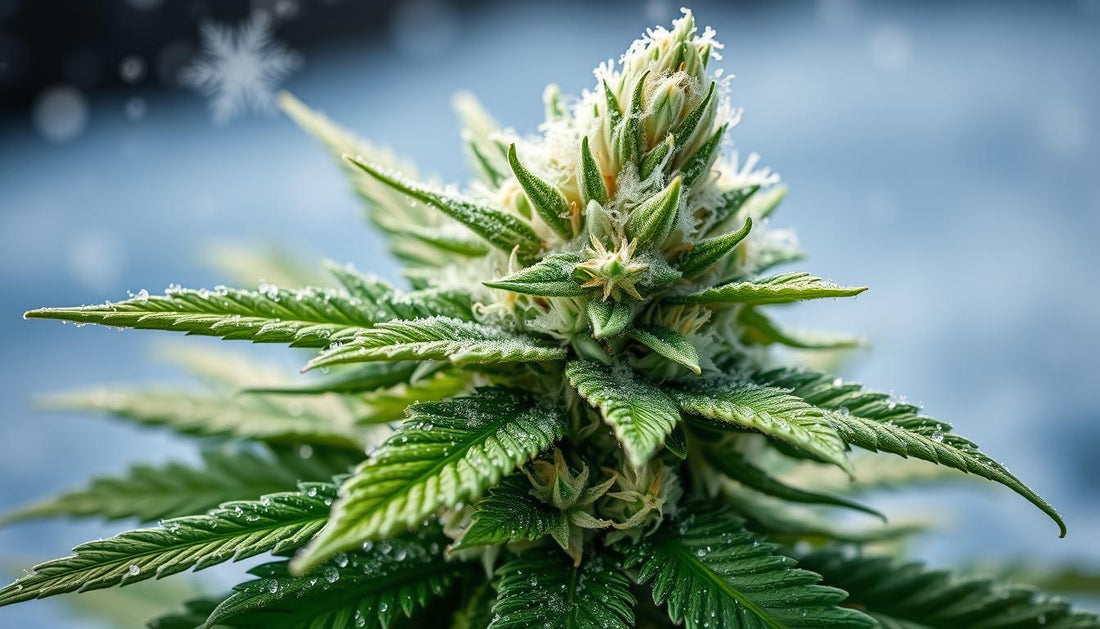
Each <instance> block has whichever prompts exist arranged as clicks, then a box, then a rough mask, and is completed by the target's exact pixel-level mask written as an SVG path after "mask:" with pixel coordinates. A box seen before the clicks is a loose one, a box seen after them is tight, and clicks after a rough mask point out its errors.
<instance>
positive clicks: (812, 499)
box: [703, 448, 886, 521]
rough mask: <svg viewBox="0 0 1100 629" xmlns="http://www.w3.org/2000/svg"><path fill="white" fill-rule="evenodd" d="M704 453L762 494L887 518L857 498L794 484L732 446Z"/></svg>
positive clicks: (729, 474)
mask: <svg viewBox="0 0 1100 629" xmlns="http://www.w3.org/2000/svg"><path fill="white" fill-rule="evenodd" d="M703 455H704V457H706V460H707V463H709V464H710V465H711V467H713V468H714V469H716V470H718V471H719V472H721V473H722V474H724V475H726V476H727V477H729V478H731V479H733V480H735V481H737V482H739V483H741V484H742V485H744V486H745V487H748V488H749V489H753V490H755V491H758V492H760V493H762V494H767V495H769V496H774V497H776V498H781V499H783V500H786V501H788V502H800V503H804V504H817V505H832V506H835V507H845V508H847V509H854V510H856V511H862V512H863V513H867V514H870V515H873V516H875V517H877V518H880V519H881V520H883V521H885V520H886V516H884V515H883V514H882V513H880V512H878V511H876V510H874V509H872V508H870V507H866V506H864V505H862V504H860V503H858V502H856V501H854V500H848V499H847V498H842V497H840V496H833V495H830V494H824V493H820V492H816V491H808V490H805V489H799V488H797V487H791V486H790V485H788V484H786V483H784V482H782V481H780V480H778V479H776V478H774V477H772V476H771V475H770V474H768V473H767V472H765V471H764V470H762V469H760V468H759V467H757V466H756V465H753V464H752V463H751V462H749V460H748V459H746V458H745V456H744V455H743V454H741V453H740V452H738V451H737V450H735V449H733V448H723V449H719V448H706V449H705V450H704V451H703Z"/></svg>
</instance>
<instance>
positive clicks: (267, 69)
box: [180, 12, 302, 124]
mask: <svg viewBox="0 0 1100 629" xmlns="http://www.w3.org/2000/svg"><path fill="white" fill-rule="evenodd" d="M200 34H201V36H202V50H201V51H200V52H199V54H198V55H197V56H196V58H195V59H194V60H193V61H192V62H191V64H190V65H189V66H188V67H186V68H184V70H183V72H182V74H181V76H180V82H181V83H183V84H184V85H186V86H189V87H191V88H193V89H196V90H198V91H201V92H202V93H204V94H205V95H206V96H207V97H208V98H209V99H210V110H211V112H212V113H213V116H214V122H216V123H218V124H224V123H227V122H229V121H230V120H232V119H233V118H236V117H237V116H239V115H241V114H242V113H244V112H245V110H247V109H250V110H252V111H255V112H268V111H272V109H273V103H274V99H275V92H276V91H277V90H278V88H279V84H280V83H281V82H282V80H283V79H285V78H286V77H287V76H289V75H290V74H291V73H292V72H293V71H294V70H296V69H297V68H298V67H300V66H301V65H302V57H301V55H299V54H298V53H296V52H294V51H292V50H290V49H288V48H286V47H285V46H283V45H282V44H281V43H279V42H277V41H275V38H274V34H273V33H272V29H271V17H270V16H269V15H267V13H265V12H256V13H254V14H253V15H252V17H251V18H249V19H248V20H246V21H244V22H242V23H241V25H240V26H239V27H238V28H237V29H233V28H231V27H229V26H225V25H222V24H215V23H212V22H207V23H205V24H203V25H202V28H201V31H200Z"/></svg>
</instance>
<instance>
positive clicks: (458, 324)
mask: <svg viewBox="0 0 1100 629" xmlns="http://www.w3.org/2000/svg"><path fill="white" fill-rule="evenodd" d="M562 358H565V350H564V349H562V348H560V347H549V346H546V345H543V344H541V343H539V342H538V341H536V340H535V339H533V338H531V337H529V336H525V335H521V334H513V333H511V332H507V331H505V330H504V329H502V328H498V327H494V326H490V325H485V324H480V323H471V322H468V321H460V320H458V319H452V318H449V317H429V318H427V319H414V320H411V321H387V322H383V323H379V324H377V325H376V326H375V327H373V328H370V329H368V330H363V331H362V332H360V333H359V335H358V336H356V337H355V339H353V340H352V341H349V342H347V343H345V344H343V345H340V346H337V347H333V348H331V349H329V350H327V351H324V352H322V353H321V354H320V355H318V356H317V357H316V358H314V359H313V360H311V361H309V363H308V364H307V365H306V368H307V369H314V368H317V367H328V366H331V365H340V364H345V363H359V362H370V361H377V360H449V361H451V362H453V363H455V364H467V363H514V362H539V361H547V360H561V359H562Z"/></svg>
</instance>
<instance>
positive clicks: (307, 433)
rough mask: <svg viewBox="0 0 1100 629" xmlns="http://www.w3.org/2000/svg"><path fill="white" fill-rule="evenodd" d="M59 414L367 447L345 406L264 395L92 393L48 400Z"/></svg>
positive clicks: (217, 433) (46, 405)
mask: <svg viewBox="0 0 1100 629" xmlns="http://www.w3.org/2000/svg"><path fill="white" fill-rule="evenodd" d="M41 406H42V407H44V408H46V409H49V410H58V411H93V412H99V413H106V414H108V415H110V416H112V417H117V418H121V419H125V420H128V421H132V422H135V423H138V424H142V425H147V426H163V427H166V428H170V429H172V430H174V431H176V432H179V433H182V434H186V435H196V436H201V437H226V438H239V439H254V440H258V441H265V442H268V443H282V444H287V443H303V442H304V443H310V444H318V445H331V446H340V447H345V448H351V449H356V450H358V449H360V448H361V447H362V442H363V435H362V434H361V431H360V430H359V429H357V428H356V427H355V425H354V418H353V417H352V416H351V415H350V413H349V412H348V411H347V409H346V408H344V407H342V406H339V405H333V404H324V402H323V401H321V400H317V404H304V403H302V402H301V401H295V402H293V403H285V402H284V403H280V402H279V401H277V400H274V399H270V398H267V397H264V396H246V395H233V394H232V393H218V392H214V393H191V392H189V391H184V390H176V389H148V390H140V389H138V390H126V389H106V388H100V389H91V390H88V391H74V392H70V393H60V394H54V395H50V396H47V397H45V398H43V400H42V402H41Z"/></svg>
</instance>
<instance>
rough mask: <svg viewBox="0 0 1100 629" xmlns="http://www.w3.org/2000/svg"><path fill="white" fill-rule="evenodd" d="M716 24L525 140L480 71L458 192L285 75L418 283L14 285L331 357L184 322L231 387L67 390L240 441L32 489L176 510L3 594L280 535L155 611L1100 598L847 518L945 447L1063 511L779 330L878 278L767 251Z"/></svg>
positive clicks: (652, 45) (790, 619)
mask: <svg viewBox="0 0 1100 629" xmlns="http://www.w3.org/2000/svg"><path fill="white" fill-rule="evenodd" d="M720 48H721V46H720V44H719V43H718V42H717V41H715V40H714V33H713V32H712V31H711V30H710V29H706V30H705V31H703V32H699V31H698V29H697V28H696V26H695V22H694V20H693V17H692V15H691V13H690V12H687V11H685V12H684V15H683V17H681V18H680V19H679V20H677V21H676V22H674V24H673V27H672V29H671V30H666V29H664V28H657V29H654V30H651V31H649V32H648V33H647V34H646V35H645V36H644V37H642V38H641V39H639V40H638V41H636V42H634V44H633V45H631V46H630V48H629V49H628V50H627V52H626V53H625V54H624V55H623V56H622V58H621V60H620V61H619V63H617V64H616V63H611V62H609V63H605V64H602V65H600V66H599V67H598V68H597V69H596V71H595V76H596V81H595V85H594V86H593V88H592V90H591V91H586V92H585V93H583V94H582V95H581V96H580V97H579V98H578V99H576V100H567V99H563V98H562V97H561V96H560V95H559V93H558V91H557V89H556V88H554V87H553V86H551V87H550V88H549V89H547V91H546V93H545V95H544V100H545V109H546V120H545V122H544V123H543V124H542V125H541V126H540V127H539V131H540V133H539V134H538V135H536V136H521V135H518V134H516V133H514V132H512V131H510V130H506V129H499V128H498V127H497V125H496V124H495V123H493V122H492V120H491V118H490V117H489V116H488V115H486V114H485V113H484V111H483V110H482V109H481V108H480V106H479V105H478V104H477V103H476V101H474V100H473V99H472V98H471V97H461V98H460V99H459V100H458V101H457V104H458V109H459V113H460V115H461V117H462V119H463V121H464V125H465V130H464V132H463V133H464V135H463V137H464V140H465V144H466V147H467V148H468V151H469V155H470V157H471V162H472V163H473V165H474V166H475V169H476V176H477V178H476V180H475V181H473V182H472V183H471V184H470V185H469V187H468V188H466V189H465V190H464V191H463V192H462V193H460V192H459V191H457V190H455V189H450V188H441V187H437V186H435V185H431V184H428V183H422V182H420V181H418V180H417V178H416V175H415V173H414V171H413V168H412V167H411V166H408V165H407V164H405V163H402V162H399V161H397V160H395V159H394V158H392V157H391V156H390V155H389V154H388V153H386V152H384V151H381V150H379V149H377V148H375V147H373V146H371V145H370V144H367V143H365V142H362V141H360V140H358V139H356V138H355V137H353V136H352V135H350V134H348V133H347V132H345V131H343V130H341V129H340V128H338V127H336V126H335V125H333V124H332V123H330V122H329V121H328V120H327V119H325V118H324V117H323V116H321V115H320V114H318V113H314V112H313V111H311V110H309V109H307V108H306V107H305V106H304V105H303V104H302V103H300V102H299V101H297V100H295V99H294V98H292V97H290V96H283V97H282V99H281V105H282V107H283V109H284V110H285V111H286V112H287V113H288V114H289V115H290V116H291V117H292V118H294V119H295V120H296V121H297V122H298V123H300V124H301V125H302V126H303V127H305V129H307V130H308V131H309V132H310V133H312V134H313V135H315V136H316V137H317V138H318V139H319V140H320V141H321V142H323V143H324V144H325V145H326V146H327V147H328V148H329V149H331V151H332V152H333V153H335V154H336V155H338V156H339V157H340V159H341V160H342V164H343V165H344V167H345V169H346V170H347V171H348V173H349V174H350V176H351V181H352V183H353V184H354V188H355V191H356V193H357V194H358V195H359V196H360V197H361V198H362V199H363V201H364V202H365V205H366V207H367V212H368V216H369V218H370V221H371V222H372V223H373V224H374V225H375V226H376V227H378V228H379V229H380V230H381V231H382V232H384V233H385V235H386V236H387V237H388V239H389V247H390V251H391V252H392V253H393V255H395V256H396V257H397V259H399V260H400V261H401V262H402V263H403V264H404V271H403V273H404V276H405V278H406V279H407V281H408V283H409V286H410V289H408V290H406V289H401V288H397V287H395V286H394V285H391V284H390V283H387V282H385V281H383V280H381V279H379V278H377V277H373V276H369V275H364V274H361V273H359V272H357V271H356V270H354V269H353V268H351V267H345V266H333V267H332V268H331V273H332V276H333V277H334V278H335V283H336V284H338V287H336V286H332V287H325V286H320V287H312V288H295V289H289V288H280V287H276V286H274V285H271V284H266V283H265V284H262V285H261V286H260V287H259V289H258V290H237V289H230V288H224V287H218V288H214V289H213V290H189V289H183V288H178V287H173V288H170V289H169V290H168V291H167V293H166V294H164V295H157V296H150V295H147V294H144V293H142V294H140V295H138V296H136V297H133V298H130V299H127V300H125V301H121V302H118V303H107V304H104V305H94V306H83V307H75V308H47V309H42V310H34V311H31V312H29V313H27V316H28V317H30V318H36V319H61V320H66V321H71V322H76V323H78V324H88V323H95V324H101V325H107V326H115V327H122V328H142V329H158V330H173V331H179V332H186V333H187V334H201V335H210V336H217V337H221V338H224V339H244V340H250V341H253V342H265V343H285V344H288V345H290V346H292V347H299V348H311V349H313V350H315V354H314V355H313V356H312V357H311V358H310V359H309V360H308V362H306V363H305V370H306V371H313V370H317V371H318V372H320V373H319V374H314V375H313V376H312V377H311V378H310V379H307V380H302V381H301V382H297V383H294V382H291V383H289V384H288V383H285V382H284V383H279V382H272V381H270V380H263V381H261V382H260V383H259V384H257V383H256V381H255V380H251V379H250V378H251V376H249V375H248V374H249V371H248V369H246V367H245V366H243V365H241V364H239V363H233V362H226V361H225V360H224V359H222V358H220V357H218V356H209V355H206V354H203V353H201V352H196V353H191V354H189V355H186V356H185V357H184V359H185V361H186V362H188V363H189V364H191V366H192V367H194V368H196V369H197V370H198V371H200V372H201V373H203V374H204V375H205V376H207V377H208V378H211V379H213V380H215V381H217V382H219V383H220V386H219V388H217V390H216V391H215V392H212V393H209V394H194V393H188V392H182V391H173V390H167V391H166V390H156V391H142V390H139V391H121V390H109V391H95V392H90V393H76V394H69V395H64V396H61V397H60V398H56V399H55V400H54V401H53V402H54V404H56V405H59V406H64V407H67V408H83V409H94V410H100V411H104V412H107V413H109V414H113V415H116V416H120V417H123V418H127V419H130V420H134V421H136V422H140V423H143V424H155V425H159V426H165V427H168V428H171V429H174V430H176V431H178V432H182V433H184V434H188V435H196V436H199V437H204V438H205V443H207V444H209V443H210V442H219V441H220V442H224V443H222V444H221V445H220V446H219V447H217V448H215V449H212V450H209V451H208V452H207V453H206V454H205V455H204V458H203V460H202V462H201V464H198V465H182V464H170V465H168V466H165V467H154V466H138V467H134V468H133V469H132V470H131V471H130V472H129V473H128V474H127V475H125V476H122V477H118V478H106V479H99V480H96V481H94V482H93V483H92V484H91V485H90V486H88V487H86V488H84V489H77V490H75V491H72V492H70V493H68V494H65V495H62V496H61V497H59V498H56V499H53V500H48V501H46V502H43V503H40V504H37V505H33V506H31V507H28V508H27V509H26V510H24V511H21V512H19V513H17V514H15V515H14V516H12V517H13V518H28V517H39V516H47V515H70V516H92V515H97V516H105V517H108V518H134V519H137V520H141V521H156V520H160V521H159V523H158V524H157V525H156V526H154V527H151V528H141V529H137V530H132V531H128V532H124V533H121V534H120V535H118V536H116V537H113V538H110V539H104V540H98V541H93V542H89V543H87V544H83V545H81V546H78V547H77V548H76V549H75V550H74V551H73V554H72V555H71V556H69V557H65V558H62V559H56V560H53V561H49V562H46V563H43V564H41V565H38V566H36V567H35V568H34V571H33V572H31V573H30V574H27V575H26V576H24V577H22V578H20V579H19V580H17V581H16V582H15V583H13V584H11V585H9V586H8V587H6V588H4V589H2V590H0V604H8V603H14V602H18V601H25V600H29V599H34V598H41V597H46V596H52V595H55V594H61V593H66V592H77V591H85V590H92V589H96V588H106V587H111V586H116V585H126V584H130V583H134V582H137V581H141V580H144V579H151V578H160V577H166V576H168V575H171V574H175V573H178V572H183V571H185V570H189V569H196V570H197V569H202V568H207V567H210V566H213V565H215V564H219V563H222V562H227V561H230V560H240V559H244V558H247V557H253V556H255V555H261V554H265V553H266V554H270V555H271V556H272V559H271V560H270V561H268V562H266V563H259V564H257V565H255V566H254V567H252V568H251V570H250V571H249V572H250V574H251V575H252V577H253V578H250V579H248V580H245V581H243V582H242V583H240V584H239V585H237V586H236V587H235V588H234V589H233V591H232V592H229V593H227V594H225V595H224V596H217V597H211V598H205V599H201V600H195V601H191V602H189V603H188V605H187V608H186V609H185V610H183V611H178V612H176V613H173V614H170V615H167V616H165V617H163V618H160V619H158V620H156V621H154V622H153V626H157V627H195V626H203V627H214V626H217V627H351V626H355V627H375V626H381V627H388V626H396V625H403V624H412V625H414V626H424V625H425V623H428V622H441V623H449V624H451V625H452V626H454V627H486V626H488V627H494V628H503V627H534V626H540V627H542V626H544V627H584V628H605V627H629V626H633V625H636V624H637V625H644V626H667V625H679V624H686V625H687V626H690V627H771V628H775V627H873V626H884V627H1031V626H1039V625H1045V626H1047V627H1096V626H1100V625H1098V623H1097V619H1096V617H1095V616H1093V615H1088V614H1084V613H1080V612H1075V611H1072V610H1071V609H1070V608H1069V606H1068V605H1067V604H1066V603H1065V602H1062V601H1059V600H1057V599H1054V598H1050V597H1046V596H1043V595H1041V594H1038V593H1036V592H1033V591H1032V590H1030V589H1028V588H1025V587H1018V586H1007V585H999V584H996V583H993V582H990V581H987V580H983V579H978V578H970V577H959V576H953V575H951V574H949V573H947V572H942V571H933V570H928V569H926V568H924V567H922V566H921V565H920V564H915V563H903V562H901V561H899V560H896V559H895V558H894V557H893V554H892V551H891V549H894V548H896V545H892V544H891V542H896V540H898V539H899V538H902V537H904V536H905V535H906V534H908V533H911V532H912V531H913V530H915V528H917V527H915V525H914V524H913V523H905V522H894V523H891V524H889V525H885V524H881V523H878V522H877V521H876V520H873V519H869V520H867V521H866V522H862V523H858V522H853V520H852V518H848V519H846V520H845V521H844V522H845V523H846V524H845V523H841V522H839V521H837V520H836V519H834V518H832V517H830V516H831V514H830V513H829V511H833V510H851V511H855V512H859V513H862V514H866V516H869V517H870V518H881V519H882V520H885V517H884V516H882V515H881V514H879V513H878V512H877V511H875V510H873V509H871V508H869V507H867V506H864V505H863V504H861V503H860V502H858V501H857V500H856V496H855V495H854V494H855V493H857V492H858V491H861V490H867V489H869V488H874V487H877V486H881V485H885V484H887V483H890V484H894V485H898V484H904V483H907V482H916V481H922V482H926V481H931V480H936V479H941V478H943V477H944V475H943V474H942V473H939V472H938V470H942V469H951V470H957V471H959V472H965V473H969V474H971V475H974V476H977V477H981V478H984V479H987V480H990V481H994V482H996V483H1000V484H1001V485H1004V486H1005V487H1007V488H1009V489H1011V490H1012V491H1014V492H1016V493H1017V494H1019V495H1020V496H1022V497H1023V498H1025V499H1026V500H1028V501H1029V502H1031V503H1032V504H1034V505H1035V506H1036V507H1038V508H1039V509H1040V510H1041V511H1043V512H1044V513H1046V514H1047V515H1048V516H1050V518H1052V519H1053V520H1054V522H1055V523H1056V524H1057V526H1058V528H1059V530H1060V531H1061V533H1063V534H1064V533H1065V526H1064V524H1063V522H1062V519H1061V518H1060V517H1059V515H1058V514H1057V512H1056V511H1055V510H1054V509H1053V508H1052V507H1051V506H1050V505H1049V504H1047V502H1046V501H1044V500H1043V499H1042V498H1040V497H1039V496H1038V495H1037V494H1036V493H1035V492H1033V491H1032V490H1031V489H1029V488H1028V487H1027V486H1026V485H1025V484H1024V483H1022V482H1021V481H1020V480H1019V479H1017V478H1016V477H1015V476H1014V475H1012V474H1011V473H1010V472H1009V471H1008V470H1007V469H1006V468H1005V467H1004V466H1002V465H1001V464H1000V463H998V462H996V461H994V460H993V459H991V458H990V457H989V456H987V455H986V454H984V453H983V452H982V451H981V450H980V449H979V448H978V446H977V445H975V444H974V443H973V442H971V441H969V440H967V439H965V438H963V437H961V436H958V435H956V434H954V433H953V432H952V431H951V427H950V426H949V425H948V424H946V423H944V422H942V421H938V420H936V419H932V418H929V417H926V416H925V415H922V414H921V411H920V409H919V408H917V407H916V406H914V405H912V404H908V403H905V402H903V401H895V400H894V399H893V398H891V397H890V396H889V395H887V394H884V393H879V392H876V391H871V390H867V389H864V388H863V386H862V385H860V384H857V383H855V382H849V381H846V380H843V379H841V378H838V377H834V376H832V375H827V374H825V373H820V372H817V371H813V370H808V369H807V368H804V367H803V368H799V367H796V366H793V363H791V364H784V363H782V362H781V361H779V360H778V357H777V356H776V355H775V354H774V353H773V352H772V351H771V350H772V347H773V346H777V345H778V346H787V347H789V348H795V349H796V350H798V351H797V352H787V355H788V357H789V358H788V361H790V360H792V359H791V358H790V357H791V356H794V357H798V356H801V355H802V354H803V352H802V350H835V349H842V348H848V347H851V346H853V345H854V344H857V343H858V342H859V341H858V339H854V338H850V337H846V336H838V335H830V334H810V333H805V332H798V331H792V330H788V329H785V328H784V327H782V326H781V325H780V324H779V323H778V322H777V321H776V320H774V319H773V318H772V315H771V312H770V307H771V306H775V305H782V304H789V303H792V302H799V301H804V300H811V299H826V298H839V297H854V296H856V295H858V294H860V293H862V292H863V291H864V290H865V289H864V288H863V287H849V286H841V285H837V284H834V283H832V282H829V281H826V280H824V279H820V278H818V277H815V276H813V275H811V274H809V273H805V272H784V273H778V274H775V272H774V271H773V268H774V267H777V266H779V265H783V264H787V263H792V262H795V261H798V260H799V259H800V258H801V254H800V253H799V251H798V250H797V249H796V247H795V245H794V244H793V241H792V239H791V238H790V237H789V236H788V235H786V234H784V233H782V232H780V231H777V230H768V229H767V219H768V216H769V215H770V214H771V213H772V211H773V210H774V209H775V207H776V205H777V204H778V203H779V201H780V199H781V198H782V197H783V194H784V189H783V188H782V187H780V186H778V185H777V177H775V176H774V175H773V174H772V173H770V172H769V171H767V170H760V169H758V168H757V167H756V162H757V159H756V157H755V156H752V157H750V158H749V159H746V160H744V161H743V162H741V163H739V162H738V160H737V158H736V156H732V155H731V156H724V155H723V153H724V152H723V150H722V149H723V143H724V140H725V138H726V135H727V131H729V129H730V127H732V126H733V125H734V124H735V123H736V122H737V120H738V112H737V110H735V109H733V108H732V107H731V106H730V104H729V98H728V81H727V80H726V78H725V77H723V76H722V74H721V72H720V71H713V72H712V71H711V70H712V66H713V65H714V64H715V63H716V62H717V61H718V60H719V59H720V57H719V54H718V53H719V50H720ZM269 279H270V276H269ZM242 389H243V390H242ZM853 449H860V450H864V451H869V452H878V453H883V454H885V455H893V456H896V457H901V458H899V459H896V462H897V463H898V464H895V465H886V464H884V463H883V462H876V460H873V459H868V457H870V456H871V455H870V454H866V453H865V454H862V455H858V456H857V455H855V454H854V453H852V450H853ZM904 459H908V460H904ZM913 459H920V460H923V461H926V462H930V463H932V464H938V466H940V467H935V466H931V465H928V466H923V467H922V466H919V465H913V464H912V460H913ZM834 468H835V469H836V470H839V472H838V473H832V472H830V470H831V469H834ZM856 517H857V518H858V517H864V516H856ZM853 549H856V550H863V551H865V552H853ZM876 549H878V550H881V551H882V552H883V553H885V554H882V555H881V556H874V555H873V554H871V551H873V550H876Z"/></svg>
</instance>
